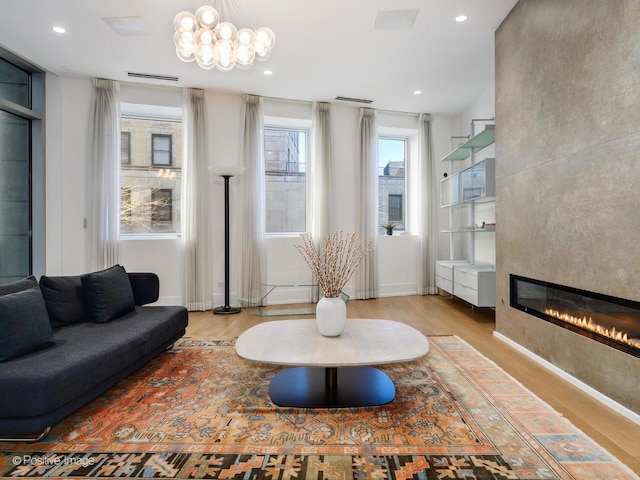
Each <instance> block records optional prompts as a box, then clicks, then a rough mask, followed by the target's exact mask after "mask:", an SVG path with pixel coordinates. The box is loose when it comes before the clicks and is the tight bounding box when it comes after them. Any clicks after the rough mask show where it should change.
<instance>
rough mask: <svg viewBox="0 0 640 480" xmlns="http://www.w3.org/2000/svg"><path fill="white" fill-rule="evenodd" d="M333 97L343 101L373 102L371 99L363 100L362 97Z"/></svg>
mask: <svg viewBox="0 0 640 480" xmlns="http://www.w3.org/2000/svg"><path fill="white" fill-rule="evenodd" d="M335 99H336V100H342V101H343V102H355V103H373V100H364V99H362V98H350V97H336V98H335Z"/></svg>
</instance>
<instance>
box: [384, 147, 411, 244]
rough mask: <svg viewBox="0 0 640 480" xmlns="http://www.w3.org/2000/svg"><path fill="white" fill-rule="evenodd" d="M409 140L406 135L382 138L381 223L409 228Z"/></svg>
mask: <svg viewBox="0 0 640 480" xmlns="http://www.w3.org/2000/svg"><path fill="white" fill-rule="evenodd" d="M407 143H408V139H407V138H405V137H383V136H381V137H378V162H379V163H378V167H379V168H378V198H379V208H378V225H379V226H380V229H381V230H384V227H383V226H384V225H386V224H389V223H392V224H395V230H396V231H398V230H400V231H402V230H406V220H405V218H406V214H405V204H406V181H405V171H406V165H407V151H408V150H407Z"/></svg>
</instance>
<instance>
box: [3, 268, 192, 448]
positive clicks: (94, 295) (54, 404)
mask: <svg viewBox="0 0 640 480" xmlns="http://www.w3.org/2000/svg"><path fill="white" fill-rule="evenodd" d="M158 295H159V280H158V277H157V276H156V275H155V274H153V273H127V272H126V271H125V270H124V268H123V267H121V266H114V267H112V268H110V269H107V270H103V271H101V272H94V273H90V274H87V275H78V276H66V277H46V276H43V277H41V279H40V282H37V281H36V279H35V277H29V278H27V279H24V280H21V281H18V282H15V283H11V284H6V285H0V440H5V441H11V440H28V441H36V440H38V439H41V438H44V436H46V435H47V433H48V432H49V429H50V427H51V426H53V425H54V424H56V423H58V422H59V421H60V420H62V419H63V418H65V417H66V416H68V415H69V414H70V413H72V412H73V411H74V410H76V409H78V408H79V407H81V406H83V405H85V404H86V403H87V402H89V401H90V400H92V399H94V398H95V397H97V396H98V395H100V394H101V393H102V392H104V391H106V390H107V389H108V388H110V387H112V386H113V385H115V384H116V383H118V382H119V381H120V380H122V379H123V378H125V377H126V376H128V375H129V374H131V373H132V372H134V371H135V370H137V369H138V368H140V367H141V366H142V365H144V364H145V363H147V362H148V361H149V360H151V359H152V358H154V357H155V356H157V355H158V354H160V353H162V352H164V351H165V350H167V349H168V348H170V347H171V346H172V345H173V343H174V342H175V341H176V340H178V339H179V338H180V337H182V336H183V335H184V334H185V330H186V327H187V323H188V313H187V310H186V309H185V308H184V307H180V306H153V305H146V304H148V303H153V302H155V301H156V300H157V299H158ZM143 305H144V306H143Z"/></svg>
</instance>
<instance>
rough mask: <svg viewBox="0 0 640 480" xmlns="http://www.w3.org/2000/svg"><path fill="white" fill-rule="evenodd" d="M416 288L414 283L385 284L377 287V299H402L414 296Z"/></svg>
mask: <svg viewBox="0 0 640 480" xmlns="http://www.w3.org/2000/svg"><path fill="white" fill-rule="evenodd" d="M417 289H418V287H417V285H416V284H415V283H385V284H381V285H378V297H404V296H407V295H416V294H417V292H418V290H417Z"/></svg>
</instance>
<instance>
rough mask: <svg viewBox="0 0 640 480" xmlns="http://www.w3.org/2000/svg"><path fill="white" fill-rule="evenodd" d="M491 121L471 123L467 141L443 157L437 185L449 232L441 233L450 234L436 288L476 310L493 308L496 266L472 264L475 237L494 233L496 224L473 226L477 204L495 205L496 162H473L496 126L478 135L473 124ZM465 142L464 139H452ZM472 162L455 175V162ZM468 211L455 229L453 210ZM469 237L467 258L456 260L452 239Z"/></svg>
mask: <svg viewBox="0 0 640 480" xmlns="http://www.w3.org/2000/svg"><path fill="white" fill-rule="evenodd" d="M487 121H493V119H490V120H486V119H476V120H472V122H471V134H470V135H469V137H468V140H467V141H466V142H465V143H463V144H462V145H460V146H458V147H457V148H455V149H454V150H452V151H451V153H449V154H448V155H446V156H445V157H444V158H443V159H442V161H448V162H449V165H450V172H451V173H450V174H449V175H448V176H447V177H446V178H444V179H443V180H442V181H441V184H440V187H441V188H440V206H441V207H442V208H448V209H449V228H447V229H444V230H441V232H443V233H448V234H449V252H450V258H449V260H440V261H438V262H436V286H438V287H439V288H441V289H442V290H444V291H446V292H449V293H450V294H451V295H454V296H456V297H459V298H462V299H463V300H465V301H467V302H469V303H471V304H472V305H474V306H477V307H495V289H496V288H495V266H494V265H487V264H477V263H476V262H475V236H476V234H482V233H484V232H494V233H495V229H496V226H495V223H491V224H485V223H483V224H482V225H476V223H475V209H476V204H480V203H487V202H493V201H495V158H483V159H482V160H479V161H476V158H475V157H476V154H477V153H478V152H481V151H482V150H483V149H485V148H487V147H488V146H490V145H492V144H493V143H494V142H495V125H494V124H487V125H485V127H484V130H482V131H481V132H480V133H478V134H477V135H475V134H474V129H475V125H474V123H475V122H487ZM455 138H467V137H455ZM467 159H471V165H470V166H469V167H467V168H464V169H462V170H459V171H457V172H455V173H453V171H454V167H455V162H459V161H462V160H467ZM461 206H467V208H469V212H470V214H469V217H470V218H469V220H470V221H469V224H467V225H456V224H455V221H454V218H455V215H454V209H456V208H459V207H461ZM456 234H467V235H469V258H468V259H464V260H454V258H455V257H456V255H455V254H456V252H455V242H454V235H456Z"/></svg>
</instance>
